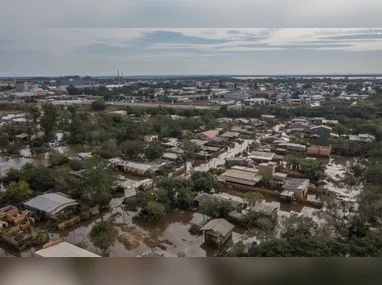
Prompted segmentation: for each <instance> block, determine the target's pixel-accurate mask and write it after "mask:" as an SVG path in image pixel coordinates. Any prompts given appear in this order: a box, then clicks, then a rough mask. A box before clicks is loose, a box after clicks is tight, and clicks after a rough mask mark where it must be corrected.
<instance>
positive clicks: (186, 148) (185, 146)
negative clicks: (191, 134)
mask: <svg viewBox="0 0 382 285" xmlns="http://www.w3.org/2000/svg"><path fill="white" fill-rule="evenodd" d="M180 147H181V149H182V150H183V155H182V158H183V162H184V171H185V174H186V175H187V162H188V161H190V160H193V159H194V158H195V156H196V153H197V152H198V151H200V147H199V146H198V145H196V144H195V143H193V142H191V141H189V140H183V141H182V142H181V144H180Z"/></svg>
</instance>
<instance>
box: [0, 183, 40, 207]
mask: <svg viewBox="0 0 382 285" xmlns="http://www.w3.org/2000/svg"><path fill="white" fill-rule="evenodd" d="M32 195H33V192H32V190H31V189H30V187H29V185H28V183H27V182H25V181H22V180H21V181H19V182H11V183H9V184H8V188H7V190H6V191H5V192H4V193H3V198H4V199H6V200H7V201H8V202H9V203H12V204H19V203H22V202H26V201H27V200H29V199H30V198H31V197H32Z"/></svg>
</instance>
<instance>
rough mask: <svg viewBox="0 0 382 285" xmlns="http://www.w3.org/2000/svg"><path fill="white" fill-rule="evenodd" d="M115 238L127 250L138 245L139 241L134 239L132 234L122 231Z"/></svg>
mask: <svg viewBox="0 0 382 285" xmlns="http://www.w3.org/2000/svg"><path fill="white" fill-rule="evenodd" d="M117 240H118V241H119V242H120V243H122V244H123V246H124V247H125V248H126V249H127V250H132V249H135V248H137V247H138V246H140V242H139V241H137V240H136V239H135V237H134V236H132V235H130V234H129V233H123V234H121V235H119V236H118V237H117Z"/></svg>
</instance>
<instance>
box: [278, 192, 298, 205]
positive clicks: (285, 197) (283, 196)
mask: <svg viewBox="0 0 382 285" xmlns="http://www.w3.org/2000/svg"><path fill="white" fill-rule="evenodd" d="M280 200H281V202H287V203H292V202H293V201H294V200H295V198H294V192H293V191H288V190H283V191H281V193H280Z"/></svg>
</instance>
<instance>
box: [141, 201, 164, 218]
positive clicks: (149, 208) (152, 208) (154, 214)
mask: <svg viewBox="0 0 382 285" xmlns="http://www.w3.org/2000/svg"><path fill="white" fill-rule="evenodd" d="M144 212H145V214H146V218H147V219H148V220H157V219H159V218H160V217H162V216H164V215H165V214H166V207H165V206H164V205H162V204H161V203H158V202H156V201H148V202H147V204H146V206H145V207H144Z"/></svg>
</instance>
